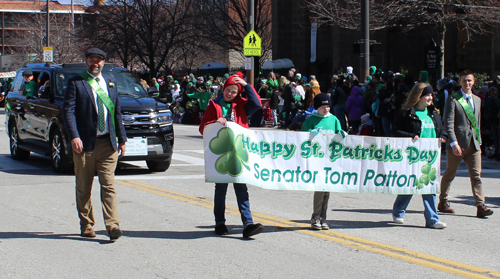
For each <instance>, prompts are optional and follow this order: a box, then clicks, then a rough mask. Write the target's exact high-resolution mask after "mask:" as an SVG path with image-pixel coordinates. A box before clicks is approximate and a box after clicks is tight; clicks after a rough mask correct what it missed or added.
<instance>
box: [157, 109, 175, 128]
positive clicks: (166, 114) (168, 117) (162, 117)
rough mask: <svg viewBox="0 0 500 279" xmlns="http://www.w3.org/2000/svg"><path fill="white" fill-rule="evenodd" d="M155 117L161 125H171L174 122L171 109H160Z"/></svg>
mask: <svg viewBox="0 0 500 279" xmlns="http://www.w3.org/2000/svg"><path fill="white" fill-rule="evenodd" d="M153 119H154V121H155V122H156V124H158V125H160V126H165V125H170V124H172V112H171V111H170V110H163V111H160V112H159V113H158V114H157V115H156V116H155V117H154V118H153Z"/></svg>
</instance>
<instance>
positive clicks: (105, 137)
mask: <svg viewBox="0 0 500 279" xmlns="http://www.w3.org/2000/svg"><path fill="white" fill-rule="evenodd" d="M97 139H98V140H100V139H109V133H107V134H104V135H100V136H97Z"/></svg>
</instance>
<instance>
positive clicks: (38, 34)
mask: <svg viewBox="0 0 500 279" xmlns="http://www.w3.org/2000/svg"><path fill="white" fill-rule="evenodd" d="M46 16H47V14H46V13H45V14H43V13H36V14H33V15H32V16H31V17H29V18H28V17H18V19H17V20H16V21H18V22H20V24H22V25H24V26H27V27H28V30H27V31H26V32H23V33H20V32H18V33H16V34H17V37H16V38H14V41H15V42H16V44H19V45H21V47H20V52H21V53H23V54H26V55H27V61H25V62H28V63H32V62H43V55H42V54H43V47H44V46H45V45H46V39H47V38H46V34H47V32H46V30H47V29H46V28H47V25H46ZM70 17H71V16H70V15H69V14H59V13H51V14H50V24H49V28H50V30H49V36H50V37H49V43H50V46H51V47H53V51H54V52H53V61H54V63H69V62H75V61H77V60H79V59H80V57H81V50H80V49H79V47H78V45H76V46H75V44H74V41H73V37H72V30H71V18H70Z"/></svg>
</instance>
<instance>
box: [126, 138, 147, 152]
mask: <svg viewBox="0 0 500 279" xmlns="http://www.w3.org/2000/svg"><path fill="white" fill-rule="evenodd" d="M125 147H126V150H125V155H126V156H140V155H148V139H147V138H141V137H138V138H127V142H126V144H125Z"/></svg>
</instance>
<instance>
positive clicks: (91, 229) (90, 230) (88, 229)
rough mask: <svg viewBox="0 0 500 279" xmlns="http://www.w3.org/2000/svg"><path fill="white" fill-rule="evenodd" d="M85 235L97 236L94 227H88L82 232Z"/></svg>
mask: <svg viewBox="0 0 500 279" xmlns="http://www.w3.org/2000/svg"><path fill="white" fill-rule="evenodd" d="M81 236H83V237H96V234H95V231H94V229H93V228H86V229H85V230H84V231H83V232H82V233H81Z"/></svg>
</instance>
